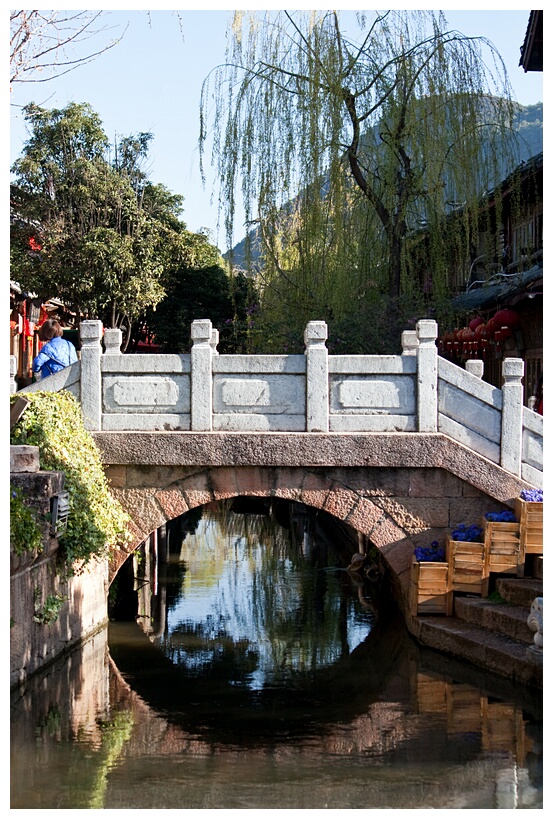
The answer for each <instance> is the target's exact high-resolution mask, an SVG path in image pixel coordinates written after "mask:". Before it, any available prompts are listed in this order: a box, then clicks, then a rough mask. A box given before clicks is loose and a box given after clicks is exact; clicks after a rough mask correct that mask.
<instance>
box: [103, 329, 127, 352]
mask: <svg viewBox="0 0 553 819" xmlns="http://www.w3.org/2000/svg"><path fill="white" fill-rule="evenodd" d="M122 343H123V333H122V331H121V330H119V329H117V328H116V327H111V328H110V329H109V330H104V355H121V345H122Z"/></svg>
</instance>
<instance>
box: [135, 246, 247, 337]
mask: <svg viewBox="0 0 553 819" xmlns="http://www.w3.org/2000/svg"><path fill="white" fill-rule="evenodd" d="M196 250H197V251H198V250H199V248H198V247H196ZM202 256H203V259H204V264H203V265H202V266H198V264H196V265H188V266H187V265H186V264H182V263H181V264H180V265H178V266H177V267H175V268H174V269H172V270H171V271H170V272H169V273H168V274H167V276H166V278H165V279H164V284H165V289H166V296H165V298H164V299H163V300H162V301H161V302H160V303H159V304H158V305H157V307H156V309H155V311H154V310H151V311H149V313H148V315H147V317H146V324H147V326H148V328H149V329H150V330H151V331H152V332H153V334H154V335H155V339H156V342H157V343H158V344H161V346H162V347H163V349H164V351H165V352H171V353H184V352H187V351H188V350H189V349H190V325H191V324H192V322H193V321H194V319H210V321H211V322H212V324H213V327H214V328H216V329H217V330H219V345H218V349H219V351H220V352H223V353H230V352H243V351H246V350H247V349H249V347H250V346H251V343H252V339H253V337H254V329H255V316H254V312H255V299H256V295H255V290H254V288H253V283H252V281H251V279H246V277H245V276H244V275H243V274H241V273H236V274H234V275H233V276H229V275H228V273H227V271H226V269H225V268H224V267H223V266H222V260H220V259H216V258H213V259H212V261H211V263H209V256H210V246H209V245H208V244H207V241H206V247H205V248H204V252H203V254H198V253H197V254H196V258H197V260H199V259H200V258H202ZM220 262H221V263H220Z"/></svg>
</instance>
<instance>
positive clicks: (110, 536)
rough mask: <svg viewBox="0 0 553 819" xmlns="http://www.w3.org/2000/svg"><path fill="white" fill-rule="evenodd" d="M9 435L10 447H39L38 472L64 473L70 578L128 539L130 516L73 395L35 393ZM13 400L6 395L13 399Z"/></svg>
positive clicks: (63, 539)
mask: <svg viewBox="0 0 553 819" xmlns="http://www.w3.org/2000/svg"><path fill="white" fill-rule="evenodd" d="M25 397H26V398H28V400H29V404H28V406H27V408H26V410H25V412H24V413H23V415H22V417H21V418H20V419H19V421H18V422H17V424H16V425H15V426H14V428H13V429H12V431H11V439H10V443H12V444H26V445H29V446H38V448H39V455H40V468H41V469H44V470H48V471H61V472H63V473H64V474H65V489H66V491H67V492H68V494H69V519H68V522H67V530H66V531H65V533H64V534H63V536H62V537H61V538H60V546H61V547H62V550H63V552H64V555H65V560H66V570H67V572H68V574H75V573H77V572H78V571H81V570H82V569H83V568H84V566H85V565H86V564H87V563H88V562H89V560H91V559H92V558H93V557H102V556H104V555H105V554H106V553H107V551H108V549H110V548H117V547H120V546H123V545H124V544H125V543H126V542H128V541H129V539H130V530H129V528H128V523H129V521H130V519H129V517H128V515H127V514H126V513H125V512H124V510H123V508H122V507H121V505H120V504H119V502H118V501H117V500H116V499H115V498H114V497H113V496H112V495H111V493H110V491H109V485H108V482H107V478H106V476H105V473H104V470H103V468H102V462H101V459H100V453H99V451H98V448H97V447H96V444H95V443H94V439H93V438H92V435H91V434H90V433H89V432H88V430H87V429H85V427H84V423H83V418H82V413H81V408H80V404H79V402H78V401H77V399H76V398H75V397H74V396H73V395H71V393H69V392H66V391H64V390H62V391H61V392H40V391H39V392H33V393H29V394H27V395H26V396H25ZM14 399H15V396H10V400H14Z"/></svg>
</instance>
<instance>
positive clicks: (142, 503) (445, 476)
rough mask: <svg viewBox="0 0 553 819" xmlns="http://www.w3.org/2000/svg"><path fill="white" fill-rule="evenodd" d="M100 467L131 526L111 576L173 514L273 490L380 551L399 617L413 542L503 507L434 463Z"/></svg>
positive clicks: (442, 534) (423, 542)
mask: <svg viewBox="0 0 553 819" xmlns="http://www.w3.org/2000/svg"><path fill="white" fill-rule="evenodd" d="M106 473H107V476H108V478H109V480H110V482H111V485H112V491H113V493H114V495H115V496H116V497H117V499H118V500H119V501H120V502H121V504H122V505H123V507H124V509H125V510H126V511H127V512H128V513H129V514H130V516H131V518H132V520H133V529H134V539H133V542H132V544H131V545H130V546H129V548H128V551H126V552H117V553H113V554H112V559H111V561H110V576H109V579H110V582H111V580H112V579H113V578H114V577H115V575H116V573H117V571H118V569H119V568H120V566H121V565H122V563H123V562H124V561H125V560H126V558H127V557H128V555H129V554H130V553H132V552H133V551H134V550H135V549H136V548H137V547H138V546H139V544H140V543H141V542H142V541H143V540H145V539H146V538H147V537H148V536H149V535H150V534H151V533H152V532H153V531H155V530H156V529H157V528H159V527H160V526H162V525H163V524H165V523H167V522H168V521H170V520H173V519H174V518H176V517H178V516H179V515H182V514H184V513H186V512H188V511H189V510H191V509H194V508H196V507H198V506H204V505H206V504H209V503H213V502H218V501H222V500H227V499H231V498H235V497H246V496H249V497H267V498H271V497H272V498H279V499H282V500H289V501H296V502H299V503H303V504H305V505H306V506H309V507H313V508H315V509H321V510H324V511H325V512H327V513H328V514H330V515H333V516H334V517H335V518H337V519H338V520H340V521H343V522H345V523H347V524H348V525H349V526H351V527H352V528H353V529H355V530H357V531H358V532H360V533H362V534H363V535H364V536H365V537H366V538H367V539H368V540H369V541H370V542H371V544H372V545H374V546H375V547H376V548H377V549H378V550H379V552H380V554H381V555H382V557H383V559H384V561H385V563H386V565H387V567H388V569H389V571H390V574H391V580H392V585H393V588H394V589H395V595H396V598H397V600H398V603H399V605H400V607H401V608H402V610H403V612H404V614H405V615H406V616H407V615H408V599H409V584H410V569H411V564H412V561H413V552H414V549H415V547H416V546H418V545H428V544H429V543H430V542H431V541H432V540H434V539H444V538H445V533H446V532H447V531H448V530H449V528H450V527H453V526H455V525H457V524H458V523H460V522H475V521H477V520H478V519H479V517H480V516H481V515H482V514H484V512H486V511H490V510H493V509H499V508H503V506H502V505H500V504H498V502H497V501H495V500H493V499H492V498H491V497H490V496H489V495H487V494H485V493H484V492H482V491H480V490H478V489H476V488H475V487H474V486H472V485H471V484H469V483H467V482H466V481H465V480H463V479H461V478H458V477H456V476H455V475H453V474H451V473H449V472H447V471H446V470H444V469H441V468H432V469H428V468H417V467H413V468H404V469H392V468H382V467H357V468H351V467H350V468H343V467H309V468H297V467H285V466H267V467H265V466H232V467H230V466H209V467H203V468H202V467H179V466H173V467H168V466H163V467H159V466H130V465H127V466H124V467H122V466H111V467H107V468H106Z"/></svg>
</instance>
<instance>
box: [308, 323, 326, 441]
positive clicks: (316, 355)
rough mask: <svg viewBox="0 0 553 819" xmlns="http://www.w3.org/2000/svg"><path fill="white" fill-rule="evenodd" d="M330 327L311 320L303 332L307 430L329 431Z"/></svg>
mask: <svg viewBox="0 0 553 819" xmlns="http://www.w3.org/2000/svg"><path fill="white" fill-rule="evenodd" d="M327 338H328V328H327V326H326V322H324V321H309V322H308V323H307V326H306V328H305V332H304V334H303V340H304V342H305V356H306V359H307V360H306V382H307V383H306V418H305V422H306V423H305V427H306V430H307V432H328V416H329V409H328V350H327V347H326V340H327Z"/></svg>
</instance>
